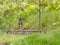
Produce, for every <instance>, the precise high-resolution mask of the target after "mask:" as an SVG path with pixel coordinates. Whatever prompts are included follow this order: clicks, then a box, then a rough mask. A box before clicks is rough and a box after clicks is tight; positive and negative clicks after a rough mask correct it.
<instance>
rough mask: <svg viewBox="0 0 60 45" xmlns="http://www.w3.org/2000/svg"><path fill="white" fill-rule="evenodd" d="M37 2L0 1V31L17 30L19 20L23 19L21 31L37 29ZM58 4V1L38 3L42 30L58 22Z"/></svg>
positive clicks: (59, 4) (21, 0)
mask: <svg viewBox="0 0 60 45" xmlns="http://www.w3.org/2000/svg"><path fill="white" fill-rule="evenodd" d="M38 2H39V0H37V1H36V0H2V1H1V0H0V29H1V30H9V29H10V30H13V29H19V27H18V20H19V18H23V19H25V20H24V21H23V27H22V29H24V28H28V29H38V28H39V27H38V7H39V5H38V4H39V3H38ZM59 2H60V1H59V0H52V1H51V0H49V1H48V0H42V1H40V7H41V8H40V10H41V22H42V23H41V24H42V26H43V28H45V27H47V28H48V27H49V25H53V23H56V22H59V20H60V18H59V17H60V16H59V14H60V13H59V12H60V11H59V10H60V3H59ZM49 21H50V22H49ZM44 25H45V26H44ZM56 25H57V24H56ZM59 25H60V23H59Z"/></svg>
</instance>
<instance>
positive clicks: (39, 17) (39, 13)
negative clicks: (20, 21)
mask: <svg viewBox="0 0 60 45" xmlns="http://www.w3.org/2000/svg"><path fill="white" fill-rule="evenodd" d="M38 2H39V9H38V10H39V12H38V23H39V24H38V25H39V30H40V31H42V25H41V0H39V1H38Z"/></svg>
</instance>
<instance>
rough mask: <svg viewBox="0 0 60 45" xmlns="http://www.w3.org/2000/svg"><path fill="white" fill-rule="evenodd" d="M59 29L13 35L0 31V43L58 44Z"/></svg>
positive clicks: (18, 44)
mask: <svg viewBox="0 0 60 45" xmlns="http://www.w3.org/2000/svg"><path fill="white" fill-rule="evenodd" d="M59 42H60V32H59V30H49V31H47V33H46V34H44V33H41V34H40V33H39V34H38V33H37V34H30V35H14V34H3V33H0V44H3V43H7V44H9V45H60V43H59Z"/></svg>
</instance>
